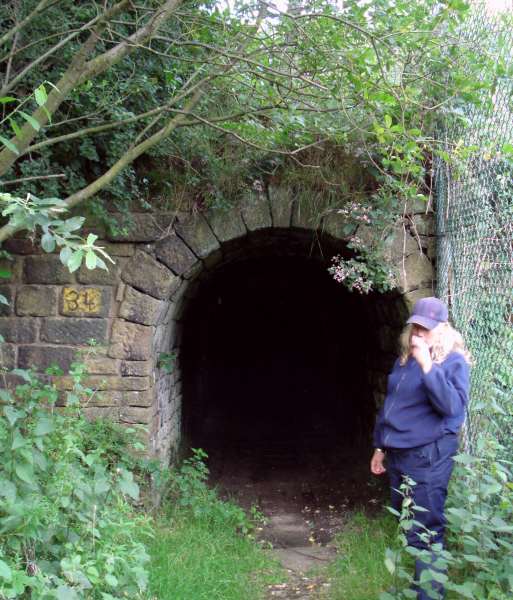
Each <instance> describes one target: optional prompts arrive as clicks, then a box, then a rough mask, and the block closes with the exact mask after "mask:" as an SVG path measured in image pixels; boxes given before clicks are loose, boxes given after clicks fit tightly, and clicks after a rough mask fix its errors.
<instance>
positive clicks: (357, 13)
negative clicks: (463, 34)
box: [0, 0, 504, 247]
mask: <svg viewBox="0 0 513 600" xmlns="http://www.w3.org/2000/svg"><path fill="white" fill-rule="evenodd" d="M468 11H469V5H468V4H467V3H466V2H464V1H463V0H446V1H443V2H440V1H438V0H421V1H419V2H415V3H412V2H407V1H406V0H405V1H401V0H375V1H372V2H365V1H361V0H349V1H347V2H344V3H340V4H339V3H337V2H333V1H330V0H312V1H310V2H307V3H304V4H300V3H298V2H295V1H292V0H291V1H290V2H289V4H288V7H287V8H277V6H276V5H275V4H272V3H267V2H251V1H248V0H240V1H239V2H236V3H235V4H234V5H233V6H232V7H231V8H229V7H228V6H227V5H225V4H222V3H216V2H198V1H184V0H165V1H164V0H140V1H139V2H131V1H127V0H121V1H120V2H113V1H112V2H111V1H107V2H104V3H101V4H100V3H97V2H95V1H93V0H84V1H81V2H78V3H77V2H74V1H71V0H11V1H9V2H7V3H4V5H3V6H2V7H1V8H0V23H1V25H0V82H1V88H0V101H1V102H2V120H1V128H2V129H1V132H0V134H1V136H2V137H1V138H0V142H1V147H2V150H1V152H0V178H1V179H0V184H1V187H0V193H2V192H3V195H2V200H3V203H4V204H7V209H4V216H6V217H8V218H9V221H8V222H7V223H6V224H4V226H3V227H1V228H0V242H2V241H4V240H5V239H7V238H8V237H10V236H11V235H13V233H15V232H16V231H19V230H20V229H26V228H33V227H35V226H42V227H43V228H46V229H45V231H46V232H47V233H48V232H49V235H50V236H51V234H52V231H54V230H55V227H56V222H54V221H55V219H54V217H59V218H60V219H61V220H62V212H63V211H65V210H68V209H71V208H72V207H74V206H77V205H79V204H81V203H84V202H85V201H88V207H89V208H91V207H93V210H95V211H96V212H97V213H100V214H103V215H104V216H106V217H108V211H109V210H111V208H110V207H112V206H116V207H118V208H119V207H121V206H126V205H127V203H128V202H133V201H134V199H137V200H138V201H139V202H142V203H143V205H144V206H149V205H151V203H152V202H154V201H155V198H156V197H157V196H158V195H159V194H157V193H155V192H156V190H157V191H158V192H159V193H160V195H161V196H162V195H164V196H165V194H166V190H167V192H168V193H169V194H170V193H171V191H172V189H173V187H175V188H176V185H178V184H180V185H182V186H183V187H184V188H186V189H187V190H189V191H191V190H198V191H199V193H200V195H201V197H202V198H203V199H205V198H206V200H207V201H215V200H216V199H219V198H220V197H221V198H222V196H223V195H224V194H226V191H227V188H230V187H231V188H234V187H237V186H243V185H245V184H247V182H248V181H251V180H252V179H254V178H255V177H257V178H258V177H260V176H262V173H264V174H265V173H267V174H269V173H272V172H273V171H274V170H275V169H276V168H277V167H278V166H279V165H280V163H281V162H283V161H284V160H288V161H292V162H293V163H294V164H296V165H297V166H298V167H301V168H304V169H307V170H313V171H314V172H316V173H318V174H320V177H321V178H322V179H323V181H325V183H326V185H327V186H328V187H331V188H332V189H333V190H335V192H336V191H337V178H336V173H329V175H326V174H323V159H322V157H323V152H324V151H325V149H326V148H328V147H329V148H338V149H339V151H341V152H345V153H350V154H352V155H353V156H356V157H357V158H358V160H360V161H361V163H362V165H363V166H364V167H365V168H368V169H369V170H370V171H371V172H372V173H373V176H374V177H375V178H376V180H377V181H378V182H379V185H377V186H376V188H375V189H373V190H372V191H371V193H370V197H369V198H368V200H369V201H370V202H373V203H374V204H375V205H379V206H385V207H389V206H390V204H393V205H394V206H395V208H397V206H401V203H402V202H403V201H404V200H405V199H408V198H411V197H419V196H420V197H421V198H427V197H428V196H429V194H430V183H429V173H430V168H431V157H432V154H433V153H436V152H437V151H439V150H440V149H439V147H438V145H437V142H436V139H435V137H434V135H433V134H434V131H435V129H436V126H437V123H438V122H439V120H440V117H441V115H444V118H447V116H449V117H450V118H455V119H461V118H463V117H464V106H465V105H466V104H468V103H479V102H481V101H482V97H481V94H480V90H482V89H483V88H486V87H487V86H488V87H490V86H491V83H492V82H493V80H494V78H497V77H500V76H503V75H504V73H502V72H501V69H503V67H502V66H501V64H500V63H496V62H493V61H492V58H491V57H490V56H488V55H487V53H486V52H484V53H481V52H475V51H474V50H473V48H471V47H470V46H469V45H466V44H462V43H461V40H460V39H459V37H458V34H457V32H458V27H459V24H460V23H461V21H462V20H464V19H465V17H466V15H467V13H468ZM485 67H486V68H485ZM483 73H485V74H486V75H484V76H483ZM478 74H479V75H478ZM316 153H317V154H316ZM170 188H171V190H170ZM7 192H9V193H10V194H9V195H7ZM28 193H29V194H31V196H30V198H31V201H30V202H29V201H28V197H27V194H28ZM342 196H343V194H342ZM34 198H35V199H36V200H34ZM47 198H50V199H52V198H54V199H55V198H58V199H59V201H58V202H57V201H56V203H55V204H52V202H51V201H45V200H44V199H47ZM100 198H101V200H100ZM16 199H17V200H16ZM41 199H43V202H42V204H41V202H40V201H41ZM340 200H341V202H343V201H345V200H346V198H343V197H341V199H340ZM13 203H14V204H15V206H14V208H13ZM29 204H30V206H28V205H29ZM41 206H42V207H43V208H42V209H41V210H40V208H41ZM9 207H10V208H9ZM6 210H7V212H5V211H6ZM81 210H85V207H83V208H81ZM27 211H28V212H27ZM30 211H32V212H30ZM56 211H57V212H56ZM42 212H43V213H44V214H41V213H42ZM27 215H29V216H30V215H32V220H31V219H29V218H28V216H27ZM52 223H53V224H52ZM52 228H53V229H52ZM61 233H62V234H63V235H64V236H65V235H66V231H65V230H63V231H61ZM51 246H52V244H50V245H49V247H51Z"/></svg>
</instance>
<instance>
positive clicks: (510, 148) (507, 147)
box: [502, 144, 513, 155]
mask: <svg viewBox="0 0 513 600" xmlns="http://www.w3.org/2000/svg"><path fill="white" fill-rule="evenodd" d="M502 152H503V154H512V155H513V144H504V145H503V146H502Z"/></svg>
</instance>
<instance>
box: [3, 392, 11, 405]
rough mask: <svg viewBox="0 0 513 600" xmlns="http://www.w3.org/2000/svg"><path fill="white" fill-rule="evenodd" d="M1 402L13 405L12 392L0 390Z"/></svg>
mask: <svg viewBox="0 0 513 600" xmlns="http://www.w3.org/2000/svg"><path fill="white" fill-rule="evenodd" d="M0 400H1V401H2V402H5V403H7V404H9V403H11V402H12V401H13V396H12V392H10V391H9V390H0Z"/></svg>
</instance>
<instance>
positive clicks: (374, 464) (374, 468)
mask: <svg viewBox="0 0 513 600" xmlns="http://www.w3.org/2000/svg"><path fill="white" fill-rule="evenodd" d="M384 460H385V453H384V452H382V451H381V450H374V454H373V455H372V458H371V464H370V468H371V473H373V474H374V475H383V473H384V472H385V471H386V469H385V467H384V466H383V461H384Z"/></svg>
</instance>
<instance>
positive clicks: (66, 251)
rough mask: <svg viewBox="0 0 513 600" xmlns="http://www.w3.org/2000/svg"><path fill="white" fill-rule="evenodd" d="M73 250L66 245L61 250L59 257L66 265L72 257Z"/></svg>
mask: <svg viewBox="0 0 513 600" xmlns="http://www.w3.org/2000/svg"><path fill="white" fill-rule="evenodd" d="M72 253H73V251H72V250H71V248H70V247H69V246H64V248H63V249H62V250H61V251H60V254H59V258H60V261H61V263H62V264H63V265H64V266H67V265H68V262H69V259H70V258H71V255H72Z"/></svg>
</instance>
